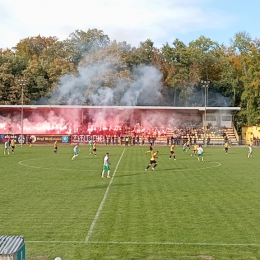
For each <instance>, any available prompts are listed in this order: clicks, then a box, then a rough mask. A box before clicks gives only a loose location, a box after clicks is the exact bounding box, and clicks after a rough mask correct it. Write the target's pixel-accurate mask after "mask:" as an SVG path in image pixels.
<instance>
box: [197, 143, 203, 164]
mask: <svg viewBox="0 0 260 260" xmlns="http://www.w3.org/2000/svg"><path fill="white" fill-rule="evenodd" d="M197 156H198V161H199V162H200V159H201V161H202V162H204V158H203V148H202V147H201V144H200V145H199V147H198V148H197Z"/></svg>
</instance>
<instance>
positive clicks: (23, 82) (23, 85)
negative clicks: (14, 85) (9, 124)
mask: <svg viewBox="0 0 260 260" xmlns="http://www.w3.org/2000/svg"><path fill="white" fill-rule="evenodd" d="M18 82H19V85H20V87H21V90H22V102H21V103H22V109H21V147H22V146H23V88H24V87H25V85H26V79H24V78H21V79H19V80H18Z"/></svg>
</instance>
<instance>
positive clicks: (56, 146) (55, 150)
mask: <svg viewBox="0 0 260 260" xmlns="http://www.w3.org/2000/svg"><path fill="white" fill-rule="evenodd" d="M53 148H54V153H57V152H58V141H57V140H56V141H55V142H54V144H53Z"/></svg>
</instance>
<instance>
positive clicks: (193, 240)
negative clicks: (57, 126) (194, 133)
mask: <svg viewBox="0 0 260 260" xmlns="http://www.w3.org/2000/svg"><path fill="white" fill-rule="evenodd" d="M148 148H149V146H147V145H146V146H129V147H125V146H101V145H99V146H98V147H97V156H96V157H95V156H94V155H93V154H89V146H88V145H85V146H80V152H79V156H78V157H77V158H76V159H75V160H71V157H72V155H73V146H59V148H58V154H54V153H53V147H52V146H33V147H31V148H29V147H28V146H23V147H20V146H17V147H16V150H15V153H14V154H10V155H3V152H2V154H1V155H0V163H1V171H0V178H1V181H0V192H1V196H0V202H1V203H0V207H1V208H0V209H1V211H0V212H1V213H0V235H7V236H19V235H22V236H24V238H25V244H26V259H27V260H39V259H41V260H44V259H47V260H51V259H54V258H55V257H57V256H60V257H61V258H62V259H63V260H83V259H91V260H92V259H98V260H99V259H113V260H117V259H120V260H121V259H131V260H133V259H135V260H137V259H149V260H152V259H153V260H155V259H177V260H179V259H180V260H186V259H188V260H205V259H206V260H217V259H221V260H222V259H223V260H226V259H237V260H253V259H260V224H259V223H260V222H259V219H260V171H259V163H260V160H259V159H260V149H259V148H256V147H254V148H253V158H249V159H248V158H247V152H248V148H246V147H244V146H243V147H242V146H241V147H231V148H230V149H229V152H228V154H225V152H224V151H223V147H221V146H216V147H211V146H210V147H204V160H205V161H204V162H198V161H197V157H195V156H191V153H192V150H189V151H188V152H184V153H183V152H182V147H176V148H175V154H176V159H177V160H173V159H169V152H170V147H169V146H155V147H154V149H155V150H158V151H159V155H158V160H157V162H158V166H157V167H156V168H155V171H153V170H152V169H151V168H149V169H148V171H145V167H146V166H147V164H148V163H149V160H150V155H149V154H145V151H146V150H148ZM2 149H4V148H3V146H2ZM191 149H192V148H191ZM106 152H109V153H110V162H111V164H112V165H111V179H108V178H104V179H102V178H101V171H102V165H103V158H104V155H105V153H106Z"/></svg>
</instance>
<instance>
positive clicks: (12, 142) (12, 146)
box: [11, 139, 15, 153]
mask: <svg viewBox="0 0 260 260" xmlns="http://www.w3.org/2000/svg"><path fill="white" fill-rule="evenodd" d="M14 148H15V140H14V139H12V140H11V149H12V153H14Z"/></svg>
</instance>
